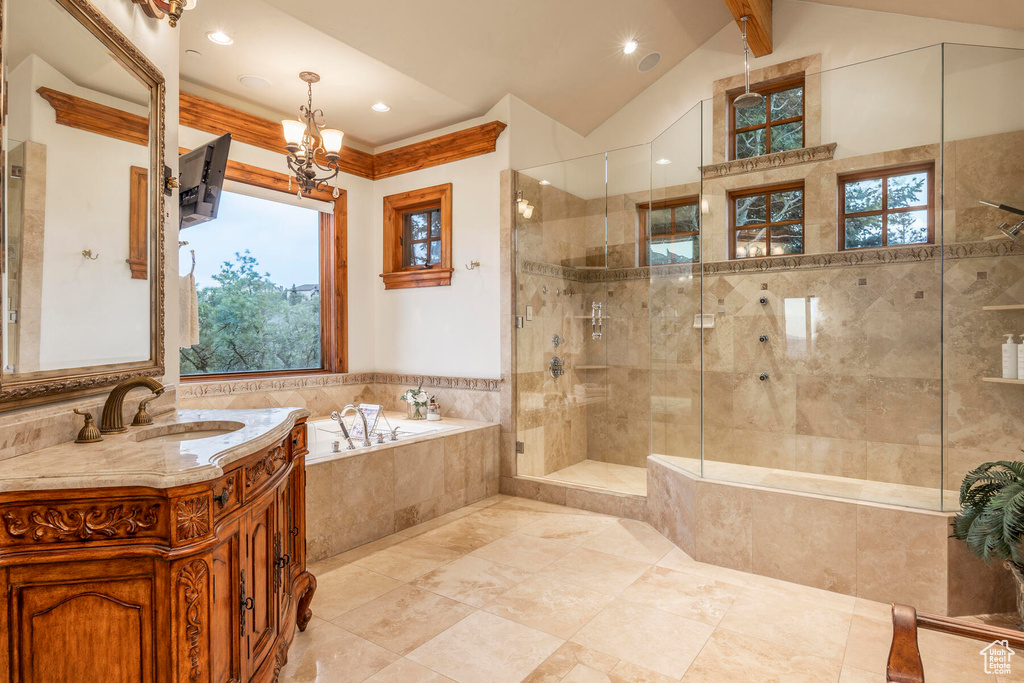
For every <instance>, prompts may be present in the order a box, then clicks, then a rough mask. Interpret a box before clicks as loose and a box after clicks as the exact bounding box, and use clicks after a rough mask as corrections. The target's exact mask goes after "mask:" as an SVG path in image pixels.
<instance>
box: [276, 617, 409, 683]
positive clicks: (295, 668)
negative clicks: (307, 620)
mask: <svg viewBox="0 0 1024 683" xmlns="http://www.w3.org/2000/svg"><path fill="white" fill-rule="evenodd" d="M396 659H398V655H396V654H395V653H393V652H389V651H388V650H386V649H384V648H382V647H380V646H379V645H374V644H373V643H371V642H370V641H368V640H364V639H363V638H360V637H359V636H357V635H355V634H352V633H349V632H348V631H346V630H345V629H343V628H340V627H338V626H335V625H334V624H324V625H323V626H321V627H320V628H317V629H316V630H314V631H310V632H307V633H299V634H298V635H296V636H295V640H294V642H293V643H292V646H291V648H290V649H289V650H288V663H287V664H286V665H285V666H284V668H283V669H282V670H281V676H280V680H281V681H282V682H285V681H287V682H289V683H359V681H364V680H366V679H367V678H368V677H370V676H372V675H373V674H375V673H377V672H378V671H380V670H381V669H383V668H384V667H386V666H388V665H389V664H391V663H392V662H393V661H395V660H396Z"/></svg>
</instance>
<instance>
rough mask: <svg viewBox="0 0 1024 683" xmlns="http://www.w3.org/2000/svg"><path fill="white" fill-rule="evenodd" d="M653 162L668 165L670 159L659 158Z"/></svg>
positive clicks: (670, 161)
mask: <svg viewBox="0 0 1024 683" xmlns="http://www.w3.org/2000/svg"><path fill="white" fill-rule="evenodd" d="M654 163H656V164H658V166H668V165H669V164H671V163H672V160H671V159H665V158H661V159H658V160H657V161H655V162H654Z"/></svg>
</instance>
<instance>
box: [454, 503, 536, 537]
mask: <svg viewBox="0 0 1024 683" xmlns="http://www.w3.org/2000/svg"><path fill="white" fill-rule="evenodd" d="M548 516H549V513H546V512H540V511H539V510H522V509H518V508H513V509H509V508H502V507H498V506H496V505H492V506H489V507H486V508H483V509H481V510H480V511H479V512H476V513H475V514H473V515H471V516H470V517H468V518H467V519H471V520H476V521H480V522H485V523H487V524H493V525H494V526H500V527H502V528H504V529H508V530H509V531H515V530H516V529H521V528H522V527H524V526H526V525H527V524H530V523H531V522H536V521H537V520H540V519H545V518H547V517H548Z"/></svg>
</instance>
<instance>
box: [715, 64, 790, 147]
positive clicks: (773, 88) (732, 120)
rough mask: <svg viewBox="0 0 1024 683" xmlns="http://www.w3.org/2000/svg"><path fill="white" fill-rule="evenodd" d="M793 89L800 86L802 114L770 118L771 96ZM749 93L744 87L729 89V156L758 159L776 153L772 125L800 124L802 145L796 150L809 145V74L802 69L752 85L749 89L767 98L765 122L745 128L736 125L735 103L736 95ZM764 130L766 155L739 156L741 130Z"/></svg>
mask: <svg viewBox="0 0 1024 683" xmlns="http://www.w3.org/2000/svg"><path fill="white" fill-rule="evenodd" d="M794 88H800V89H801V92H800V116H791V117H788V118H784V119H779V120H778V121H773V120H772V119H771V98H772V97H773V96H774V95H775V94H776V93H780V92H785V91H787V90H792V89H794ZM744 92H746V89H745V88H737V89H734V90H731V91H729V93H728V102H729V137H728V155H727V156H728V158H729V159H730V160H732V161H735V160H736V159H756V158H757V157H759V156H765V155H768V154H775V152H772V126H781V125H784V124H787V123H796V122H799V123H800V146H799V147H794V148H793V149H802V148H804V147H806V146H807V83H806V77H805V74H804V73H803V72H801V73H799V74H796V75H792V76H785V77H783V78H781V79H777V80H774V81H766V82H764V83H758V84H757V85H755V86H753V87H751V88H750V92H756V93H758V94H760V95H763V96H764V97H765V103H764V123H763V124H758V125H756V126H744V127H742V128H740V127H737V125H736V112H737V111H738V110H737V108H736V106H735V105H734V102H735V101H736V98H737V97H739V96H740V95H742V94H743V93H744ZM762 128H763V129H764V131H765V136H764V150H765V151H764V154H757V155H754V156H750V157H738V156H736V137H737V135H739V134H740V133H746V132H750V131H754V130H760V129H762ZM779 151H780V152H786V151H789V150H779Z"/></svg>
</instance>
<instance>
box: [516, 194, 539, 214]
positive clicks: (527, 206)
mask: <svg viewBox="0 0 1024 683" xmlns="http://www.w3.org/2000/svg"><path fill="white" fill-rule="evenodd" d="M534 208H535V207H534V206H533V204H531V203H530V202H528V201H526V197H525V196H524V195H523V191H522V190H519V191H518V192H516V210H517V211H518V212H519V213H520V214H521V215H522V216H523V218H533V209H534Z"/></svg>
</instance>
